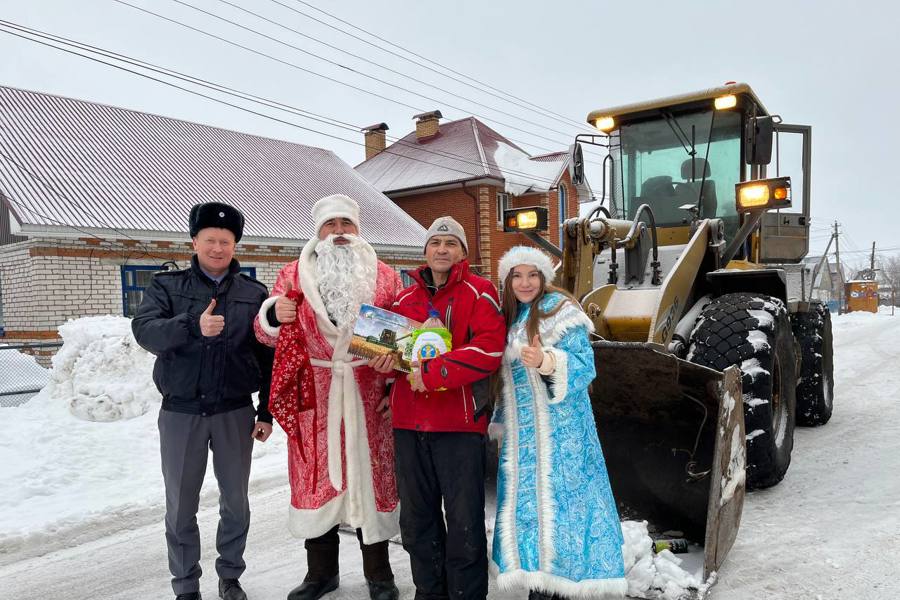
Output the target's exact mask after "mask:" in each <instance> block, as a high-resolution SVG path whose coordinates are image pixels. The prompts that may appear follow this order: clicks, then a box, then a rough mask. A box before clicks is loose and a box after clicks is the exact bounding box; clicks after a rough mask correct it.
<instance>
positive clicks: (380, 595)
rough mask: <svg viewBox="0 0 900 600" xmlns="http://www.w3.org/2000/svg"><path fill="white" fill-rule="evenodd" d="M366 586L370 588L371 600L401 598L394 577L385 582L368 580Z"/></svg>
mask: <svg viewBox="0 0 900 600" xmlns="http://www.w3.org/2000/svg"><path fill="white" fill-rule="evenodd" d="M366 585H368V586H369V598H370V600H398V598H400V590H398V589H397V586H396V585H394V578H393V577H391V578H390V579H388V580H385V581H371V580H369V579H366Z"/></svg>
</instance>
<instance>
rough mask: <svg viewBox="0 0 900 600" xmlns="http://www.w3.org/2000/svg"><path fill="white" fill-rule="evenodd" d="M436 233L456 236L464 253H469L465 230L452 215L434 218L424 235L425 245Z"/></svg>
mask: <svg viewBox="0 0 900 600" xmlns="http://www.w3.org/2000/svg"><path fill="white" fill-rule="evenodd" d="M436 235H452V236H454V237H456V238H457V239H458V240H459V241H460V242H461V243H462V245H463V250H465V251H466V254H468V253H469V244H467V243H466V230H465V229H463V226H462V225H460V224H459V222H458V221H457V220H456V219H454V218H453V217H438V218H437V219H435V220H434V223H432V224H431V227H429V228H428V233H427V234H426V235H425V245H426V246H427V245H428V240H430V239H431V238H433V237H434V236H436Z"/></svg>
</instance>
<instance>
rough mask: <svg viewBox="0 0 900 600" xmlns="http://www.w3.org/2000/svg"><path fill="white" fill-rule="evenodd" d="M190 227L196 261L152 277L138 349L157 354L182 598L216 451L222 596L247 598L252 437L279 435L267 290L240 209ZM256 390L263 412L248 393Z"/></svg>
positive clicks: (191, 595)
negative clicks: (264, 334)
mask: <svg viewBox="0 0 900 600" xmlns="http://www.w3.org/2000/svg"><path fill="white" fill-rule="evenodd" d="M189 225H190V234H191V238H192V239H193V245H194V252H195V254H194V256H193V257H192V258H191V267H190V268H189V269H185V270H183V271H175V272H171V273H158V274H157V275H156V276H155V277H154V278H153V282H152V283H151V284H150V287H148V288H147V290H146V291H145V292H144V299H143V301H142V302H141V306H140V308H139V309H138V312H137V315H136V316H135V317H134V320H133V321H132V323H131V328H132V331H133V332H134V337H135V339H137V342H138V343H139V344H140V345H141V347H143V348H144V349H146V350H147V351H149V352H152V353H153V354H155V355H156V364H155V365H154V368H153V381H154V383H156V387H157V388H158V389H159V391H160V393H161V394H162V396H163V401H162V410H160V412H159V446H160V452H161V454H162V472H163V480H164V482H165V486H166V543H167V545H168V549H169V570H170V571H171V572H172V589H173V590H174V591H175V594H176V599H177V600H200V574H201V570H200V531H199V529H198V527H197V508H198V505H199V502H200V486H201V485H202V484H203V477H204V475H205V473H206V461H207V453H208V450H209V449H212V451H213V470H214V472H215V476H216V481H217V482H218V484H219V494H220V495H219V528H218V532H217V535H216V549H217V550H218V551H219V558H218V559H217V560H216V572H217V573H218V575H219V596H220V597H222V598H224V599H225V600H246V598H247V595H246V594H245V593H244V591H243V590H242V589H241V586H240V583H239V582H238V578H240V576H241V574H242V573H243V572H244V568H245V564H244V559H243V554H244V546H245V545H246V542H247V531H248V530H249V527H250V506H249V500H248V497H247V488H248V484H249V480H250V456H251V451H252V449H253V440H254V439H256V440H259V441H260V442H264V441H266V439H268V437H269V435H271V433H272V415H271V414H269V411H268V403H269V384H270V381H271V376H272V358H273V353H272V349H271V348H267V347H266V346H264V345H262V344H260V343H259V342H257V341H256V336H255V335H254V333H253V317H255V316H256V313H257V312H258V311H259V307H260V305H261V304H262V302H263V300H265V299H266V298H267V297H268V291H267V290H266V287H265V286H264V285H263V284H261V283H259V282H258V281H256V280H255V279H253V278H252V277H249V276H247V275H245V274H243V273H241V272H240V265H239V264H238V262H237V261H236V260H235V259H234V250H235V245H236V244H237V242H238V241H240V239H241V234H242V233H243V229H244V216H243V215H242V214H241V213H240V211H238V210H237V209H235V208H233V207H231V206H228V205H227V204H221V203H218V202H209V203H206V204H198V205H196V206H194V207H193V208H192V209H191V214H190V220H189ZM256 391H259V410H258V413H257V412H256V411H254V408H253V401H252V398H251V394H253V393H254V392H256Z"/></svg>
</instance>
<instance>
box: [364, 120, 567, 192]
mask: <svg viewBox="0 0 900 600" xmlns="http://www.w3.org/2000/svg"><path fill="white" fill-rule="evenodd" d="M498 152H499V153H500V154H499V155H498ZM497 156H502V157H503V159H502V160H501V162H503V163H504V165H506V164H514V165H516V167H515V170H514V171H510V172H505V170H506V171H509V168H508V167H506V166H504V165H501V166H502V167H503V168H501V166H498V159H497V158H496V157H497ZM530 161H531V157H530V156H529V154H528V153H527V152H525V151H524V150H522V149H521V148H520V147H519V146H517V145H516V144H514V143H513V142H511V141H510V140H508V139H506V138H505V137H504V136H502V135H501V134H499V133H497V132H496V131H494V130H493V129H491V128H490V127H488V126H487V125H485V124H484V123H482V122H481V121H479V120H478V119H476V118H475V117H468V118H465V119H460V120H458V121H450V122H449V123H442V124H441V125H440V133H439V134H438V135H437V136H434V137H432V138H429V139H428V140H425V141H423V142H419V141H418V140H417V139H416V133H415V131H413V132H411V133H409V134H408V135H406V136H404V137H403V138H401V139H399V140H397V141H396V142H394V143H393V144H391V145H390V146H388V147H387V148H386V149H385V151H382V152H380V153H379V154H377V155H375V156H373V157H372V158H370V159H369V160H367V161H365V162H363V163H361V164H359V165H357V166H356V170H357V171H358V172H359V173H360V174H362V175H363V176H364V177H365V178H366V179H368V180H369V181H371V182H372V184H373V185H374V186H375V187H376V188H378V189H379V190H381V191H383V192H384V193H386V194H390V193H392V192H399V191H406V190H411V189H416V188H425V187H432V186H438V185H446V184H449V183H455V182H459V181H467V180H472V179H481V178H484V177H491V178H494V179H497V180H500V181H503V180H506V179H507V178H512V179H515V180H516V183H517V184H522V183H530V184H533V185H531V186H530V187H533V188H534V189H544V190H546V189H547V188H549V187H552V186H553V185H555V184H556V181H557V180H558V179H559V175H561V174H562V171H563V168H564V167H565V165H566V164H568V155H567V153H565V152H560V153H552V154H549V155H543V156H542V157H540V160H535V161H534V162H541V163H544V162H557V161H560V162H561V164H560V167H559V169H558V174H557V175H556V178H555V179H554V178H553V177H552V175H551V176H547V175H546V173H547V172H548V170H547V169H545V168H535V169H534V170H533V171H534V172H532V169H530V168H529V166H528V164H529V162H530ZM552 171H553V170H552V169H550V172H552ZM525 187H526V188H527V187H529V186H528V185H526V186H525Z"/></svg>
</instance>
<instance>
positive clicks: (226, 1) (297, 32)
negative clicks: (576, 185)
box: [172, 0, 571, 136]
mask: <svg viewBox="0 0 900 600" xmlns="http://www.w3.org/2000/svg"><path fill="white" fill-rule="evenodd" d="M172 1H173V2H176V3H178V4H181V5H182V6H187V7H189V8H193V9H194V10H197V11H199V12H202V13H204V14H211V13H208V12H207V11H205V10H202V9H200V8H197V7H196V6H194V5H192V4H189V3H187V2H183V1H182V0H172ZM218 2H220V3H222V4H226V5H228V6H231V7H232V8H234V9H236V10H239V11H241V12H243V13H245V14H248V15H251V16H253V17H255V18H257V19H259V20H261V21H264V22H266V23H269V24H270V25H274V26H275V27H279V28H281V29H284V30H286V31H290V32H291V33H293V34H295V35H298V36H300V37H303V38H306V39H308V40H312V41H313V42H316V43H317V44H321V45H323V46H325V47H326V48H331V49H332V50H336V51H338V52H340V53H342V54H346V55H347V56H351V57H353V58H355V59H357V60H361V61H363V62H365V63H368V64H370V65H374V66H376V67H378V68H380V69H384V70H385V71H388V72H389V73H393V74H394V75H398V76H400V77H403V78H405V79H409V80H411V81H414V82H416V83H418V84H421V85H424V86H427V87H430V88H432V89H435V90H437V91H439V92H442V93H444V94H449V95H451V96H453V97H454V98H459V99H460V100H465V101H466V102H471V103H472V104H474V105H476V106H480V107H482V108H486V109H488V110H492V111H494V112H497V113H500V114H502V115H506V116H507V117H512V118H514V119H519V120H521V121H522V122H523V123H528V124H530V125H534V126H535V127H540V128H541V129H546V130H547V131H550V132H552V133H558V134H560V135H565V136H569V135H571V133H570V132H568V131H560V130H558V129H553V128H552V127H548V126H547V125H543V124H541V123H537V122H535V121H530V120H528V119H524V118H522V117H520V116H519V115H516V114H513V113H510V112H506V111H505V110H503V109H500V108H497V107H495V106H490V105H487V104H484V103H483V102H479V101H478V100H475V99H473V98H468V97H466V96H462V95H460V94H457V93H456V92H453V91H451V90H448V89H446V88H442V87H440V86H437V85H434V84H432V83H428V82H427V81H423V80H421V79H418V78H416V77H413V76H412V75H410V74H408V73H404V72H402V71H398V70H396V69H394V68H392V67H389V66H387V65H384V64H381V63H379V62H376V61H374V60H372V59H369V58H366V57H365V56H360V55H359V54H355V53H353V52H350V51H349V50H345V49H343V48H341V47H340V46H336V45H334V44H330V43H328V42H326V41H323V40H320V39H319V38H317V37H315V36H312V35H309V34H308V33H303V32H302V31H300V30H298V29H294V28H293V27H288V26H287V25H285V24H284V23H279V22H278V21H275V20H274V19H270V18H269V17H267V16H265V15H263V14H260V13H258V12H254V11H252V10H250V9H248V8H244V7H242V6H240V5H238V4H235V3H234V2H231V1H230V0H218ZM211 16H214V17H216V18H219V17H218V16H217V15H211ZM542 116H543V115H542Z"/></svg>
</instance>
